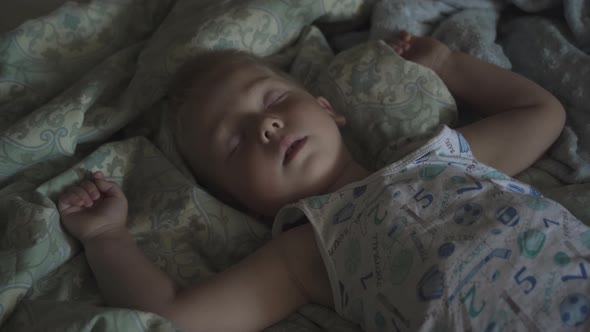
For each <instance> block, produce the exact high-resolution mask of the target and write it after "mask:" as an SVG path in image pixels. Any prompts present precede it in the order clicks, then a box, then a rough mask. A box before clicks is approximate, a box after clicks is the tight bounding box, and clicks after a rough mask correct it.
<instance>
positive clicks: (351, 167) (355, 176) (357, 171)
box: [326, 157, 371, 193]
mask: <svg viewBox="0 0 590 332" xmlns="http://www.w3.org/2000/svg"><path fill="white" fill-rule="evenodd" d="M369 175H371V172H369V171H368V170H366V169H365V168H364V167H362V166H361V165H360V164H358V163H357V162H356V161H354V159H352V158H351V157H349V158H348V161H347V162H346V163H345V164H344V166H343V167H342V169H341V171H340V175H339V176H338V177H337V178H336V181H334V182H333V183H332V185H330V186H329V187H328V190H327V191H326V193H329V192H335V191H337V190H338V189H340V188H342V187H344V186H346V185H348V184H350V183H353V182H356V181H360V180H363V179H364V178H366V177H367V176H369Z"/></svg>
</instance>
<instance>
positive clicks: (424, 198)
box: [414, 188, 434, 209]
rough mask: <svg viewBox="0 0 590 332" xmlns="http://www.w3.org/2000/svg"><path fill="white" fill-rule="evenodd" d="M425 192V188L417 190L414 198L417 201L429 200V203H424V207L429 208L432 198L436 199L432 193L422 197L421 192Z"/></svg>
mask: <svg viewBox="0 0 590 332" xmlns="http://www.w3.org/2000/svg"><path fill="white" fill-rule="evenodd" d="M423 192H424V188H422V189H420V191H419V192H417V193H416V195H414V200H415V201H416V202H421V201H423V200H427V201H428V203H425V204H424V205H422V208H423V209H424V208H427V207H428V205H430V204H432V200H433V199H434V197H432V195H430V194H425V195H422V197H420V194H422V193H423Z"/></svg>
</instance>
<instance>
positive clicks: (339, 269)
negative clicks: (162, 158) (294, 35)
mask: <svg viewBox="0 0 590 332" xmlns="http://www.w3.org/2000/svg"><path fill="white" fill-rule="evenodd" d="M389 45H390V46H391V48H392V50H393V52H395V53H397V54H398V55H399V56H401V57H403V58H404V59H406V60H408V61H412V62H416V63H418V64H420V65H422V66H426V67H428V68H430V69H432V70H433V71H434V72H435V73H436V74H437V75H438V76H439V77H440V78H441V79H442V80H443V82H444V83H445V85H446V86H447V87H448V89H449V91H450V92H451V93H452V94H453V96H454V97H455V99H456V100H457V101H458V103H459V105H460V106H461V108H462V109H466V110H468V111H471V112H475V113H476V114H478V115H481V117H482V119H481V120H479V121H476V122H473V123H471V124H468V125H465V126H463V127H460V128H456V129H450V128H449V127H447V126H442V127H440V128H439V130H438V131H437V132H436V133H435V134H434V136H433V137H431V138H430V139H428V140H426V141H425V142H423V144H422V145H421V147H419V148H418V149H417V150H415V151H414V152H411V153H409V154H408V155H406V156H405V157H403V158H402V159H400V160H397V161H395V162H394V163H392V164H390V165H388V166H386V167H384V168H382V169H380V170H377V171H376V172H373V171H369V170H367V169H365V168H363V167H362V166H361V165H360V164H359V163H358V162H357V161H355V160H354V159H353V158H352V156H351V154H350V152H349V150H348V149H347V147H346V146H345V145H344V143H343V140H342V137H341V134H340V131H339V127H340V126H343V125H345V123H346V119H345V118H344V117H343V116H341V115H339V114H338V113H337V112H336V111H335V110H334V109H333V108H332V106H331V104H330V102H329V101H328V100H327V99H325V98H324V97H321V96H313V95H311V94H310V93H308V92H307V91H306V90H305V89H304V88H303V87H302V86H300V85H299V84H298V83H296V82H294V81H293V80H292V79H291V78H289V77H288V76H287V75H286V74H285V73H283V72H281V71H279V70H277V69H275V68H274V67H272V66H270V65H268V64H266V63H265V62H264V61H263V60H261V59H260V58H257V57H255V56H253V55H250V54H246V53H243V52H239V51H230V50H226V51H211V52H206V53H204V54H202V55H199V56H197V57H196V58H195V59H194V60H192V61H190V62H189V63H187V64H186V65H185V66H183V67H182V68H181V70H180V71H179V74H178V75H177V78H176V80H175V82H176V83H175V84H174V85H173V87H174V88H173V89H172V98H171V101H172V103H171V104H172V107H171V108H172V112H173V114H172V118H173V121H172V125H171V126H172V129H173V132H174V135H175V139H176V142H177V145H178V150H179V151H180V153H181V155H182V156H183V158H184V160H185V161H186V163H187V165H188V166H189V167H190V169H191V171H192V172H193V173H194V175H195V177H196V179H197V180H198V182H199V183H201V184H202V185H204V186H205V187H206V188H207V190H209V191H210V192H211V193H213V194H215V195H216V196H217V197H218V198H220V199H221V200H223V201H224V202H226V203H228V204H231V205H233V206H236V207H239V208H241V209H243V210H245V211H247V212H249V213H252V214H255V215H260V216H265V217H268V218H274V222H273V225H272V231H273V239H272V240H271V241H269V242H268V243H267V244H265V245H264V246H262V247H261V248H260V249H258V250H257V251H255V252H254V253H252V254H251V255H250V256H248V257H246V258H245V259H244V260H243V261H241V262H240V263H238V264H236V265H235V266H233V267H230V268H228V269H227V270H225V271H223V272H221V273H219V274H217V275H214V276H212V277H209V278H207V279H205V280H202V281H199V282H198V283H196V284H195V285H192V286H191V287H188V288H185V289H180V288H179V287H178V286H177V285H176V284H175V282H174V281H173V280H172V279H171V278H170V277H168V276H167V275H166V274H165V273H163V272H162V271H160V270H159V269H158V268H157V267H156V266H154V265H153V264H152V263H151V262H150V261H148V260H147V259H146V258H145V256H143V254H142V253H141V251H140V250H139V248H138V247H137V246H136V244H135V241H134V239H133V238H132V237H131V235H130V234H129V232H128V230H127V229H126V226H125V223H126V218H127V200H126V198H125V195H124V193H123V192H122V190H121V189H120V188H119V187H118V186H117V185H116V184H114V183H112V182H109V181H108V180H107V179H106V178H105V176H104V175H103V174H102V173H100V172H97V173H94V175H93V178H92V179H89V180H86V181H83V182H82V183H80V184H78V185H76V186H74V187H72V188H71V189H69V190H67V191H66V192H64V193H63V194H62V195H61V196H60V198H59V201H58V208H59V211H60V214H61V221H62V223H63V225H64V227H65V228H66V229H67V230H68V232H69V233H70V234H71V235H73V236H74V237H76V238H77V239H79V240H80V241H81V242H82V244H83V245H84V249H85V253H86V257H87V259H88V262H89V264H90V266H91V268H92V271H93V272H94V275H95V277H96V279H97V281H98V285H99V287H100V290H101V292H102V294H103V295H104V297H105V299H106V303H107V304H108V305H111V306H118V307H126V308H132V309H137V310H144V311H149V312H153V313H156V314H158V315H161V316H163V317H165V318H167V319H169V320H171V321H172V322H174V323H175V324H177V325H178V326H179V327H180V328H182V329H184V330H186V331H257V330H261V329H263V328H265V327H268V326H269V325H272V324H273V323H275V322H278V321H279V320H281V319H283V318H285V317H286V316H288V315H289V314H290V313H292V312H294V311H295V310H296V309H297V308H298V307H300V306H302V305H304V304H306V303H317V304H321V305H325V306H328V307H331V308H334V310H335V311H336V312H337V313H338V314H340V315H341V316H342V317H344V318H346V319H348V320H350V321H352V322H354V323H356V324H358V325H359V326H360V327H361V328H362V329H364V330H366V331H468V330H478V331H479V330H482V331H483V330H485V331H502V330H505V331H515V330H528V331H541V330H542V331H558V330H560V331H561V330H563V331H568V330H580V331H582V330H585V331H588V330H590V319H588V317H589V315H590V281H589V279H588V273H589V272H590V247H588V244H587V243H584V242H583V241H582V239H581V236H580V234H581V233H582V232H584V231H588V229H589V227H587V226H586V225H584V224H583V223H581V222H580V221H579V220H577V219H576V218H575V217H574V216H573V215H572V214H571V213H569V212H568V211H567V210H566V209H565V208H564V207H563V206H561V205H560V204H558V203H556V202H554V201H552V200H550V199H546V198H544V197H543V196H542V195H541V193H539V192H538V191H537V190H535V188H533V187H531V186H530V185H527V184H525V183H522V182H519V181H517V180H515V179H513V178H512V177H511V176H513V175H515V174H518V173H519V172H521V171H522V170H524V169H526V168H527V167H529V166H530V165H531V164H532V163H533V162H534V161H536V160H537V159H538V158H539V157H540V156H541V155H542V154H543V153H544V152H545V151H546V150H547V148H548V147H549V146H550V145H551V144H552V143H553V142H554V141H555V139H556V138H557V137H558V136H559V134H560V132H561V130H562V128H563V125H564V121H565V112H564V110H563V107H562V106H561V104H560V103H559V102H558V101H557V99H556V98H555V97H553V96H552V95H551V94H550V93H548V92H547V91H545V90H544V89H543V88H541V87H540V86H538V85H537V84H535V83H533V82H531V81H529V80H527V79H526V78H524V77H522V76H519V75H517V74H515V73H512V72H510V71H506V70H503V69H500V68H498V67H495V66H493V65H490V64H487V63H484V62H482V61H479V60H477V59H475V58H474V57H471V56H469V55H467V54H464V53H461V52H454V51H451V50H449V48H448V47H446V46H445V45H444V44H442V43H440V42H439V41H437V40H435V39H432V38H428V37H416V36H412V35H410V34H408V33H402V34H401V35H400V36H398V37H397V38H396V39H395V40H394V41H392V42H390V43H389ZM394 56H395V55H394Z"/></svg>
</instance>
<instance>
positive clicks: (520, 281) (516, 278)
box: [514, 266, 537, 294]
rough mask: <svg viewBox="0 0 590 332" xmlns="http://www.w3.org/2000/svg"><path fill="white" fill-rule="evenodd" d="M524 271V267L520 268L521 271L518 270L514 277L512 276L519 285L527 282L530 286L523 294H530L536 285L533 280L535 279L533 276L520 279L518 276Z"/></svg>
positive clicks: (535, 280)
mask: <svg viewBox="0 0 590 332" xmlns="http://www.w3.org/2000/svg"><path fill="white" fill-rule="evenodd" d="M524 271H526V267H524V266H523V267H522V269H520V270H519V271H518V272H517V273H516V274H515V275H514V281H516V283H517V284H519V285H521V284H523V283H524V282H528V283H529V284H530V285H531V286H530V287H529V288H528V289H525V290H524V293H525V294H528V293H530V292H531V291H532V290H533V289H534V288H535V286H536V285H537V279H535V277H533V276H528V277H524V278H520V275H521V274H522V273H523V272H524Z"/></svg>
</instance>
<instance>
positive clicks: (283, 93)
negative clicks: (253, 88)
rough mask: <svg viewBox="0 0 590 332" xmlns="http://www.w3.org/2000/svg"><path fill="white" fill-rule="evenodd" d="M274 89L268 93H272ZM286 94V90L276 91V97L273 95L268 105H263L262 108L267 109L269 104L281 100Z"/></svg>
mask: <svg viewBox="0 0 590 332" xmlns="http://www.w3.org/2000/svg"><path fill="white" fill-rule="evenodd" d="M274 92H275V91H273V92H271V93H270V94H271V95H272V94H274ZM286 96H287V92H283V91H278V93H277V97H273V98H272V102H270V103H269V104H268V105H265V106H264V109H267V108H269V107H271V106H273V105H274V104H276V103H278V102H280V101H282V100H283V99H284V98H285V97H286Z"/></svg>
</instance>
